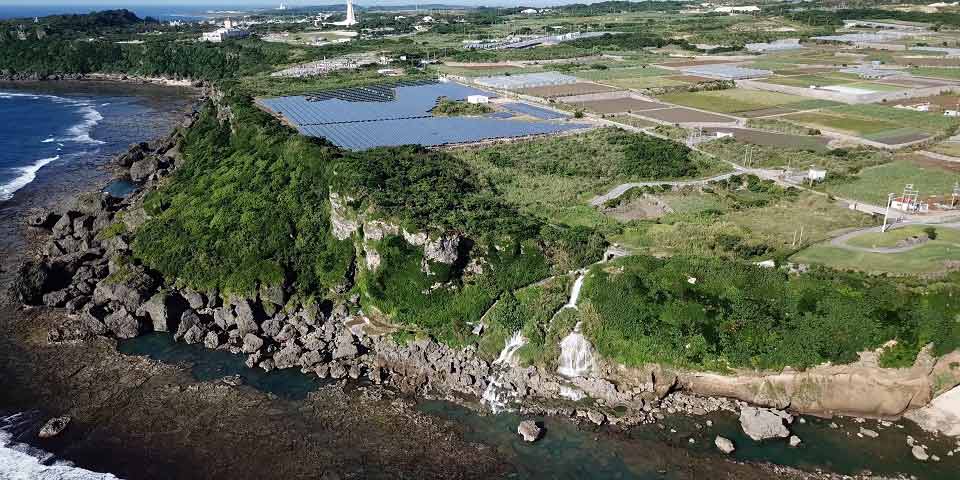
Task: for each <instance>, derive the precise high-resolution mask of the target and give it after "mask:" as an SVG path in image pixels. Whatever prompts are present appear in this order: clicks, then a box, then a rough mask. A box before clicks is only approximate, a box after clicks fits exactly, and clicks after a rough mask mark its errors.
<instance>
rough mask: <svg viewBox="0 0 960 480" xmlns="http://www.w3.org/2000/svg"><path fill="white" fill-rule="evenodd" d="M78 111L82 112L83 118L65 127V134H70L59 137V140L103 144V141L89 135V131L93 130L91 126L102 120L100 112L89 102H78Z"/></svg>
mask: <svg viewBox="0 0 960 480" xmlns="http://www.w3.org/2000/svg"><path fill="white" fill-rule="evenodd" d="M80 105H81V106H80V111H81V112H83V120H82V121H81V122H80V123H78V124H76V125H74V126H72V127H70V128H69V129H67V134H68V135H70V136H69V137H66V138H61V139H60V140H61V141H68V142H77V143H90V144H94V145H103V144H104V143H106V142H104V141H102V140H96V139H94V138H93V137H91V136H90V133H91V132H92V131H93V127H96V126H97V124H99V123H100V120H103V115H100V112H98V111H97V109H95V108H93V107H92V106H90V104H80Z"/></svg>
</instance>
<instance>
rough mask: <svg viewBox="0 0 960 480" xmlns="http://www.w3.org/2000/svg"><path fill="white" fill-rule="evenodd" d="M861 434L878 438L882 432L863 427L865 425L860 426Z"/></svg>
mask: <svg viewBox="0 0 960 480" xmlns="http://www.w3.org/2000/svg"><path fill="white" fill-rule="evenodd" d="M860 434H861V435H863V436H864V437H870V438H877V437H879V436H880V434H879V433H877V432H876V431H874V430H870V429H869V428H863V427H860Z"/></svg>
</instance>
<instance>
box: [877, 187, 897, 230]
mask: <svg viewBox="0 0 960 480" xmlns="http://www.w3.org/2000/svg"><path fill="white" fill-rule="evenodd" d="M894 195H895V194H893V193H890V194H887V209H886V210H885V211H884V212H883V226H882V227H880V231H881V232H886V231H887V228H889V227H887V219H888V218H890V206H891V205H893V196H894Z"/></svg>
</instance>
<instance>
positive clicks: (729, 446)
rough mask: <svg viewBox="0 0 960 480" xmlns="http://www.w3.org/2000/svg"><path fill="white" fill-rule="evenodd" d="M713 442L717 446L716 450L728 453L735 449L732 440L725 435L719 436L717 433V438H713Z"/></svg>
mask: <svg viewBox="0 0 960 480" xmlns="http://www.w3.org/2000/svg"><path fill="white" fill-rule="evenodd" d="M713 444H714V445H716V446H717V450H720V451H721V452H723V453H725V454H727V455H729V454H731V453H733V452H734V450H736V447H734V446H733V441H732V440H730V439H729V438H726V437H721V436H720V435H717V438H715V439H714V440H713Z"/></svg>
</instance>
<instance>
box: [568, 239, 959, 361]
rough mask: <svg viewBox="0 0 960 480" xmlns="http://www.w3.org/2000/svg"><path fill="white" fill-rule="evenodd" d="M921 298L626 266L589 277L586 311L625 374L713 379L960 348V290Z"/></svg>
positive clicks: (893, 288) (830, 281)
mask: <svg viewBox="0 0 960 480" xmlns="http://www.w3.org/2000/svg"><path fill="white" fill-rule="evenodd" d="M924 292H925V293H926V294H925V295H915V294H913V293H914V292H910V291H905V290H903V289H901V288H898V286H897V284H896V283H895V282H893V281H891V280H886V279H882V278H869V277H864V276H862V275H856V274H843V273H835V272H828V271H821V270H815V271H814V272H812V273H809V274H804V275H798V276H792V275H788V274H786V273H783V272H780V271H778V270H775V269H764V268H760V267H756V266H753V265H747V264H740V263H731V262H724V261H721V260H717V259H702V258H685V257H673V258H670V259H657V258H653V257H629V258H624V259H621V260H618V261H617V262H616V263H614V264H612V265H601V266H596V267H594V268H593V269H591V271H590V275H589V276H588V278H587V281H586V282H585V284H584V289H583V293H582V295H583V297H582V298H583V300H582V302H583V305H584V307H585V308H588V309H592V310H594V311H595V312H596V315H584V331H585V333H586V335H587V336H588V337H589V338H590V339H591V340H592V341H593V342H594V345H595V346H596V348H597V350H598V351H599V352H600V353H601V354H602V355H604V356H606V357H608V358H612V359H614V360H616V361H618V362H622V363H625V364H627V365H635V366H638V365H642V364H645V363H649V362H659V363H665V364H670V365H677V366H682V367H691V368H707V369H713V370H725V369H727V368H741V367H743V368H761V369H779V368H782V367H784V366H787V365H789V366H792V367H795V368H806V367H810V366H813V365H817V364H820V363H823V362H827V361H830V362H835V363H843V362H850V361H853V360H855V359H856V358H857V352H860V351H863V350H866V349H873V348H876V347H878V346H880V345H881V344H883V343H884V342H886V341H888V340H891V339H897V340H898V341H899V342H900V343H902V344H903V345H904V348H907V349H908V350H909V351H910V352H911V353H912V354H913V355H914V356H915V355H916V353H917V351H919V349H920V347H922V346H923V345H925V344H926V343H928V342H933V343H934V345H935V349H936V351H937V352H947V351H950V350H952V349H954V348H956V347H957V346H960V328H958V327H957V326H956V321H955V319H956V318H957V315H960V303H958V301H957V295H956V294H957V293H958V292H957V287H956V285H955V284H949V283H944V284H940V285H937V286H933V287H930V288H927V289H924ZM906 357H909V358H911V359H912V357H910V356H906Z"/></svg>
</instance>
